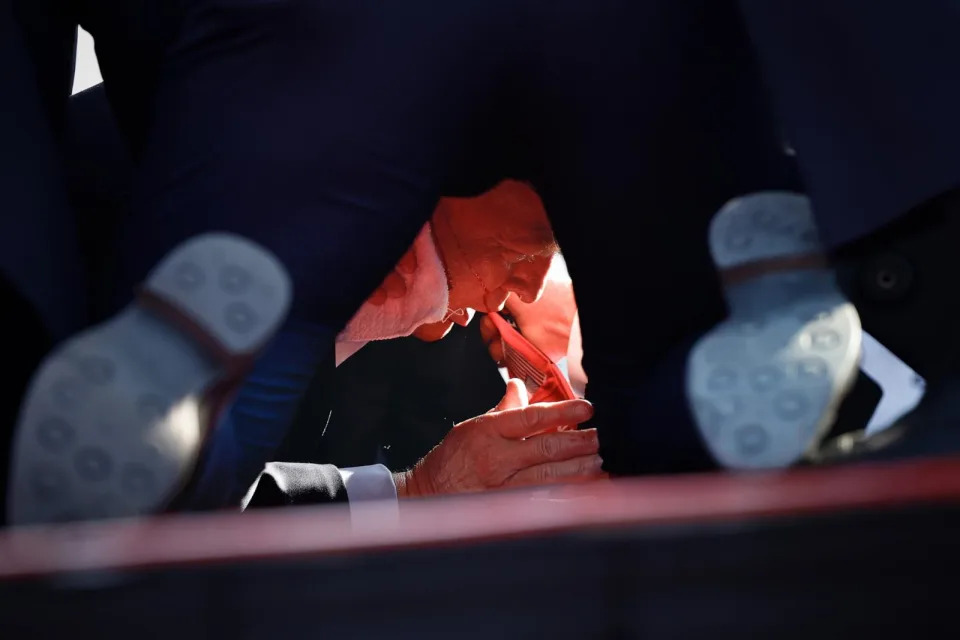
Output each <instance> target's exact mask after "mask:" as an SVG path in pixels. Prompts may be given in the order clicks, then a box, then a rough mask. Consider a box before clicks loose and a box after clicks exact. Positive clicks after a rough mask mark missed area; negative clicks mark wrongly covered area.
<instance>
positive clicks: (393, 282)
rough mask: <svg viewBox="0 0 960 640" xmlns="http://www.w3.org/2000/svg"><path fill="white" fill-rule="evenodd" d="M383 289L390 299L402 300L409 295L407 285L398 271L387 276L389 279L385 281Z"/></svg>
mask: <svg viewBox="0 0 960 640" xmlns="http://www.w3.org/2000/svg"><path fill="white" fill-rule="evenodd" d="M381 288H382V289H384V290H385V291H386V292H387V297H388V298H402V297H403V296H405V295H406V294H407V283H406V282H404V280H403V277H402V276H401V275H400V274H399V273H397V272H396V271H391V272H390V273H388V274H387V277H386V278H384V279H383V285H382V286H381Z"/></svg>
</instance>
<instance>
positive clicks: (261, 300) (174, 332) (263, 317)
mask: <svg viewBox="0 0 960 640" xmlns="http://www.w3.org/2000/svg"><path fill="white" fill-rule="evenodd" d="M291 294H292V289H291V285H290V282H289V278H288V277H287V275H286V272H285V270H284V268H283V266H282V265H281V264H280V263H279V261H277V259H276V258H275V257H273V256H272V255H271V254H269V253H268V252H266V251H265V250H264V249H262V248H260V247H258V246H257V245H255V244H254V243H252V242H249V241H247V240H245V239H243V238H239V237H237V236H232V235H229V234H219V233H218V234H207V235H203V236H199V237H197V238H194V239H191V240H189V241H187V242H185V243H184V244H182V245H180V246H179V247H178V248H176V249H175V250H174V251H173V252H172V253H171V254H169V255H168V256H167V258H165V259H164V260H163V262H161V263H160V264H159V265H158V266H157V267H156V268H155V269H154V270H153V271H152V272H151V273H150V275H149V276H148V278H147V280H146V282H145V284H144V286H143V288H142V290H141V293H140V295H139V296H138V298H137V299H136V301H135V302H134V303H133V304H131V305H130V306H128V307H127V308H126V309H124V310H123V311H122V312H121V313H119V314H118V315H117V316H115V317H114V318H112V319H111V320H109V321H107V322H105V323H103V324H101V325H98V326H96V327H93V328H92V329H90V330H88V331H85V332H83V333H81V334H78V335H77V336H74V337H73V338H71V339H70V340H68V341H67V342H66V343H64V344H63V345H62V346H61V347H59V348H58V349H56V350H55V351H54V352H53V353H52V354H51V355H50V356H48V357H47V358H46V359H45V360H44V362H43V363H42V365H41V366H40V368H39V369H38V371H37V373H36V374H35V376H34V378H33V381H32V383H31V386H30V389H29V390H28V392H27V395H26V396H25V399H24V403H23V405H22V408H21V413H20V418H19V421H18V425H17V432H16V436H15V438H14V446H13V455H12V473H11V481H10V485H9V494H8V508H9V517H10V521H11V522H12V523H13V524H28V523H41V522H61V521H72V520H87V519H96V518H108V517H126V516H137V515H144V514H149V513H156V512H158V511H160V510H162V509H163V508H164V507H165V506H166V505H167V503H168V502H169V501H170V500H171V499H172V498H173V497H174V496H175V495H176V493H177V492H178V491H179V489H180V488H181V487H182V486H183V484H184V483H185V482H186V480H187V478H188V477H189V475H190V473H191V471H192V469H193V465H194V464H195V461H196V458H197V455H198V453H199V450H200V447H201V445H202V443H203V439H204V437H205V435H206V432H207V426H208V415H207V414H208V407H207V406H206V405H207V404H208V401H207V400H208V398H207V396H206V392H207V391H209V390H210V389H211V388H212V387H213V386H214V385H215V384H217V383H218V382H221V381H223V380H224V379H226V378H228V377H230V376H235V375H236V373H237V371H239V370H240V368H241V367H242V364H243V363H245V362H249V361H250V359H252V358H253V357H254V356H255V355H256V354H257V352H258V351H259V349H260V348H262V347H263V346H264V345H265V344H266V342H267V341H268V340H269V339H270V337H271V336H272V335H273V334H274V333H275V332H276V331H277V329H278V328H279V327H280V325H281V323H282V321H283V319H284V318H285V317H286V313H287V310H288V308H289V305H290V301H291Z"/></svg>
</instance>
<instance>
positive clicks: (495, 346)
mask: <svg viewBox="0 0 960 640" xmlns="http://www.w3.org/2000/svg"><path fill="white" fill-rule="evenodd" d="M480 339H481V340H483V343H484V344H485V345H487V352H488V353H489V354H490V357H491V358H492V359H493V361H494V362H496V363H497V364H498V365H499V364H500V363H502V362H503V342H502V341H501V340H500V331H499V330H498V329H497V326H496V325H495V324H493V320H491V319H490V316H487V315H485V316H483V319H482V320H480Z"/></svg>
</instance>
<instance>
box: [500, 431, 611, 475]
mask: <svg viewBox="0 0 960 640" xmlns="http://www.w3.org/2000/svg"><path fill="white" fill-rule="evenodd" d="M515 445H516V446H515V447H512V448H511V449H510V450H509V452H508V453H507V454H506V455H507V456H509V457H510V459H511V462H512V463H513V468H514V469H517V470H519V469H525V468H527V467H533V466H536V465H539V464H544V463H546V462H563V461H564V460H571V459H573V458H580V457H582V456H589V455H593V454H595V453H597V451H598V450H599V448H600V445H599V443H598V442H597V430H596V429H584V430H582V431H560V432H557V433H545V434H543V435H539V436H533V437H532V438H527V439H526V440H521V441H520V442H517V443H515Z"/></svg>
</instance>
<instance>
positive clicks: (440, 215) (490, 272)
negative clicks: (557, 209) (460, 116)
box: [433, 180, 557, 324]
mask: <svg viewBox="0 0 960 640" xmlns="http://www.w3.org/2000/svg"><path fill="white" fill-rule="evenodd" d="M433 229H434V235H435V239H436V241H437V246H438V247H439V249H440V254H441V256H442V257H443V261H444V265H445V267H446V271H447V279H448V281H449V287H450V309H451V310H453V311H454V312H455V313H454V315H452V316H451V320H453V321H454V322H457V323H458V324H466V321H467V318H468V316H467V314H466V313H461V310H466V309H475V310H477V311H481V312H484V313H489V312H493V311H500V310H501V309H503V306H504V303H506V301H507V297H508V296H510V295H511V294H513V295H515V296H517V297H518V298H519V299H520V300H521V301H523V302H528V303H529V302H534V301H535V300H536V299H537V298H538V297H539V296H540V293H541V291H542V289H543V282H544V279H545V277H546V275H547V271H549V269H550V264H551V262H552V260H553V256H554V254H555V253H556V250H557V246H556V243H555V240H554V237H553V230H552V229H551V228H550V222H549V220H548V219H547V214H546V212H545V211H544V209H543V204H542V203H541V202H540V198H539V197H538V196H537V194H536V193H535V192H534V191H533V189H531V188H530V187H528V186H526V185H525V184H523V183H520V182H516V181H513V180H508V181H505V182H502V183H501V184H499V185H498V186H497V187H495V188H494V189H492V190H491V191H488V192H487V193H485V194H483V195H481V196H479V197H476V198H447V199H444V200H443V201H441V203H440V205H439V206H438V207H437V210H436V212H435V214H434V217H433Z"/></svg>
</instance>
